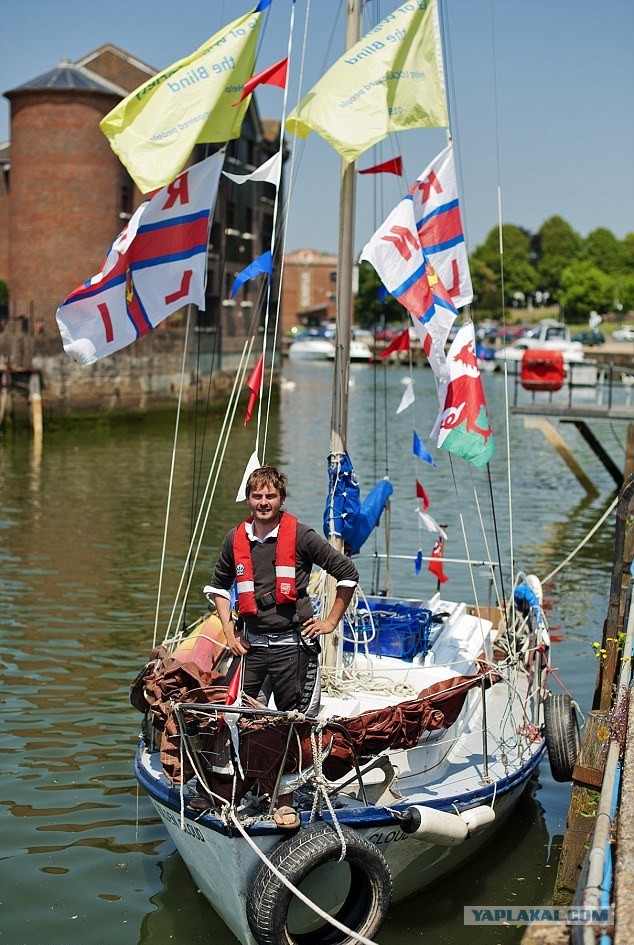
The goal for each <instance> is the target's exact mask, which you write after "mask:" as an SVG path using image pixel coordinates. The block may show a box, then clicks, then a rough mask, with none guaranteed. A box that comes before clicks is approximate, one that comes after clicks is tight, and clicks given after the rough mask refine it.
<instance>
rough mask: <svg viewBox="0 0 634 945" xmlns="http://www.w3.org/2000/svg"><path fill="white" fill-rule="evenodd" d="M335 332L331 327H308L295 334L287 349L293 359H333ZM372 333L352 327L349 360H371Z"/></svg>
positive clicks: (364, 361) (365, 361)
mask: <svg viewBox="0 0 634 945" xmlns="http://www.w3.org/2000/svg"><path fill="white" fill-rule="evenodd" d="M335 339H336V332H335V330H334V329H333V328H309V329H307V330H306V331H304V332H302V333H301V334H300V335H297V337H296V338H295V340H294V341H293V342H292V343H291V345H290V346H289V349H288V356H289V358H291V359H292V360H293V361H334V359H335ZM371 342H372V333H371V332H369V331H364V330H363V329H360V328H353V329H352V337H351V339H350V361H355V362H363V363H368V362H369V361H371V360H372V358H373V354H372V348H371V347H370V343H371Z"/></svg>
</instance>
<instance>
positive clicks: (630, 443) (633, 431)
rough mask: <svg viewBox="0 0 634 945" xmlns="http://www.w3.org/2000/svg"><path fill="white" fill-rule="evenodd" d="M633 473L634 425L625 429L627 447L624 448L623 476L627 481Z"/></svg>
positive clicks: (629, 425) (631, 424)
mask: <svg viewBox="0 0 634 945" xmlns="http://www.w3.org/2000/svg"><path fill="white" fill-rule="evenodd" d="M632 473H634V423H630V424H628V427H627V445H626V447H625V470H624V475H625V478H626V479H627V477H628V476H631V475H632Z"/></svg>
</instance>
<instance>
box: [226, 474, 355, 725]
mask: <svg viewBox="0 0 634 945" xmlns="http://www.w3.org/2000/svg"><path fill="white" fill-rule="evenodd" d="M287 482H288V480H287V477H286V476H285V475H284V473H281V472H280V471H279V470H278V469H276V468H275V467H274V466H262V467H260V468H259V469H256V470H255V471H254V472H252V473H251V475H250V476H249V478H248V480H247V484H246V490H245V491H246V497H247V504H248V506H249V508H250V509H251V517H250V518H249V519H247V521H246V522H242V523H241V524H240V525H238V526H237V528H233V529H231V531H230V532H229V533H228V534H227V535H226V537H225V539H224V541H223V544H222V548H221V550H220V555H219V557H218V561H217V562H216V567H215V569H214V573H213V577H212V588H211V593H212V594H213V598H214V602H215V604H216V608H217V610H218V616H219V617H220V620H221V622H222V627H223V630H224V632H225V635H226V637H227V643H228V646H229V649H230V650H231V652H232V653H233V654H234V655H235V656H244V657H245V659H244V674H243V682H242V689H243V691H244V692H245V693H246V694H247V695H249V696H251V697H252V698H254V699H255V698H257V696H258V693H259V692H260V689H261V687H262V684H263V683H264V680H265V679H266V677H267V676H268V677H269V678H270V681H271V685H272V687H273V695H274V697H275V705H276V706H277V708H278V709H282V710H289V709H298V710H299V711H300V712H305V713H307V714H308V715H316V714H317V712H318V710H319V698H320V676H319V644H318V643H317V639H318V637H319V636H321V635H322V634H325V633H332V631H333V630H334V629H335V627H336V626H337V625H338V623H339V622H340V620H341V619H342V617H343V615H344V613H345V611H346V608H347V607H348V604H349V603H350V601H351V599H352V595H353V594H354V589H355V587H356V585H357V583H358V580H359V574H358V572H357V569H356V568H355V566H354V564H353V563H352V561H351V560H350V559H349V558H346V557H345V556H344V555H342V554H340V553H339V552H338V551H336V549H335V548H333V547H332V545H330V544H328V542H327V541H325V539H323V538H321V537H320V536H319V535H317V533H316V532H315V531H314V529H312V528H309V527H308V526H307V525H302V523H301V522H298V521H297V519H296V518H295V517H294V516H292V515H291V514H290V513H289V512H286V511H283V509H282V506H283V504H284V501H285V499H286V486H287ZM313 565H318V566H319V567H320V568H323V570H324V571H326V572H327V573H328V574H330V575H331V576H332V577H333V578H334V579H335V580H336V582H337V587H336V593H335V599H334V602H333V605H332V607H331V609H330V613H329V614H328V616H327V617H326V618H325V619H324V620H317V619H316V617H315V616H314V614H313V608H312V603H311V600H310V597H309V595H308V583H309V580H310V575H311V571H312V568H313ZM234 582H235V583H236V587H237V592H238V609H239V613H240V630H239V631H237V629H236V626H235V623H234V620H233V616H232V612H231V605H230V594H231V589H232V587H233V584H234Z"/></svg>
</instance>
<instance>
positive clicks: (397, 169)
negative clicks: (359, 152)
mask: <svg viewBox="0 0 634 945" xmlns="http://www.w3.org/2000/svg"><path fill="white" fill-rule="evenodd" d="M359 174H396V176H397V177H402V176H403V158H402V157H400V156H399V157H395V158H392V160H391V161H383V163H382V164H375V165H374V167H366V169H365V170H364V171H359Z"/></svg>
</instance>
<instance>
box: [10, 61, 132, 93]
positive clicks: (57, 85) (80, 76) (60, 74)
mask: <svg viewBox="0 0 634 945" xmlns="http://www.w3.org/2000/svg"><path fill="white" fill-rule="evenodd" d="M36 89H60V90H67V89H75V90H82V91H85V92H104V93H107V94H108V95H112V94H113V93H115V94H117V95H125V94H126V93H125V90H124V89H121V88H119V87H118V86H115V85H114V84H113V83H111V82H108V81H107V80H106V79H102V78H101V77H99V76H97V75H95V73H93V72H90V71H89V70H88V69H84V68H83V67H82V66H78V65H76V64H75V63H74V62H71V61H70V60H69V59H63V60H62V61H61V62H60V64H59V65H58V66H56V67H55V68H54V69H50V70H49V71H48V72H44V73H43V74H42V75H38V76H36V78H35V79H29V81H28V82H24V83H23V84H22V85H18V86H16V88H14V89H10V90H9V91H8V92H5V95H7V96H9V95H13V94H14V93H15V92H27V91H34V90H36Z"/></svg>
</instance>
